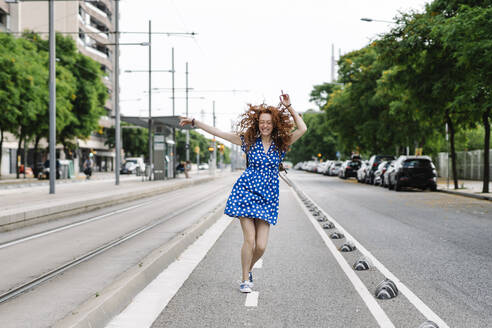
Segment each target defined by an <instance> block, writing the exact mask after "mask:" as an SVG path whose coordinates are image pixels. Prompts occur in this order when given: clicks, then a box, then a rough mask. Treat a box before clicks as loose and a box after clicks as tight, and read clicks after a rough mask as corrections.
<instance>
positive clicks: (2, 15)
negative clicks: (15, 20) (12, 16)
mask: <svg viewBox="0 0 492 328" xmlns="http://www.w3.org/2000/svg"><path fill="white" fill-rule="evenodd" d="M8 22H9V15H8V14H7V13H6V12H5V11H3V10H1V9H0V28H2V29H8V28H9V26H8V25H9V24H8Z"/></svg>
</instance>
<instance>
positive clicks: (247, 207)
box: [224, 169, 279, 225]
mask: <svg viewBox="0 0 492 328" xmlns="http://www.w3.org/2000/svg"><path fill="white" fill-rule="evenodd" d="M278 183H279V182H278V174H277V175H276V176H275V175H272V174H268V172H262V171H256V170H252V169H246V171H244V172H243V174H242V175H241V177H240V178H239V179H238V180H237V182H236V183H235V184H234V187H233V188H232V192H231V194H230V195H229V198H228V199H227V204H226V207H225V210H224V213H225V214H227V215H229V216H231V217H237V218H239V217H247V218H255V219H262V220H265V221H266V222H268V223H269V224H271V225H275V224H277V218H278V206H279V197H278V195H279V193H278V189H279V185H278Z"/></svg>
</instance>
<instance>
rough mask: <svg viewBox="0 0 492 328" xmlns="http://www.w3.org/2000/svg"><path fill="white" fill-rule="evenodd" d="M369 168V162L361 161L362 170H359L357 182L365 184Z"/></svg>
mask: <svg viewBox="0 0 492 328" xmlns="http://www.w3.org/2000/svg"><path fill="white" fill-rule="evenodd" d="M368 168H369V161H361V163H360V168H359V169H358V170H357V182H364V181H365V180H366V174H367V169H368Z"/></svg>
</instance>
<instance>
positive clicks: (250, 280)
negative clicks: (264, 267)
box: [248, 271, 253, 288]
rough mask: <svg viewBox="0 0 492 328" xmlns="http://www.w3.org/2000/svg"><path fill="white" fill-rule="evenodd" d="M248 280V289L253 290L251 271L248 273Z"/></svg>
mask: <svg viewBox="0 0 492 328" xmlns="http://www.w3.org/2000/svg"><path fill="white" fill-rule="evenodd" d="M248 279H249V287H250V288H253V273H252V272H251V271H250V272H249V275H248Z"/></svg>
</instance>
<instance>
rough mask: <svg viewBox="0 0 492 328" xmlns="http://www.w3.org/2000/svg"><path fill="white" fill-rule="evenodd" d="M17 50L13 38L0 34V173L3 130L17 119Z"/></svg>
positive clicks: (18, 92) (0, 170)
mask: <svg viewBox="0 0 492 328" xmlns="http://www.w3.org/2000/svg"><path fill="white" fill-rule="evenodd" d="M18 51H19V49H18V47H17V44H16V41H15V39H14V38H13V37H12V36H10V35H9V34H5V33H1V34H0V175H1V172H2V169H1V168H2V167H1V165H2V153H3V152H2V149H3V148H2V146H3V136H4V132H5V131H9V132H14V127H15V126H16V122H17V120H18V119H19V118H18V117H19V115H20V111H19V109H18V108H19V103H20V90H19V89H18V88H17V87H16V79H15V78H14V79H13V78H12V77H16V76H18V75H19V74H20V72H19V69H21V67H19V66H18V65H16V59H15V58H16V53H17V52H18Z"/></svg>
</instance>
